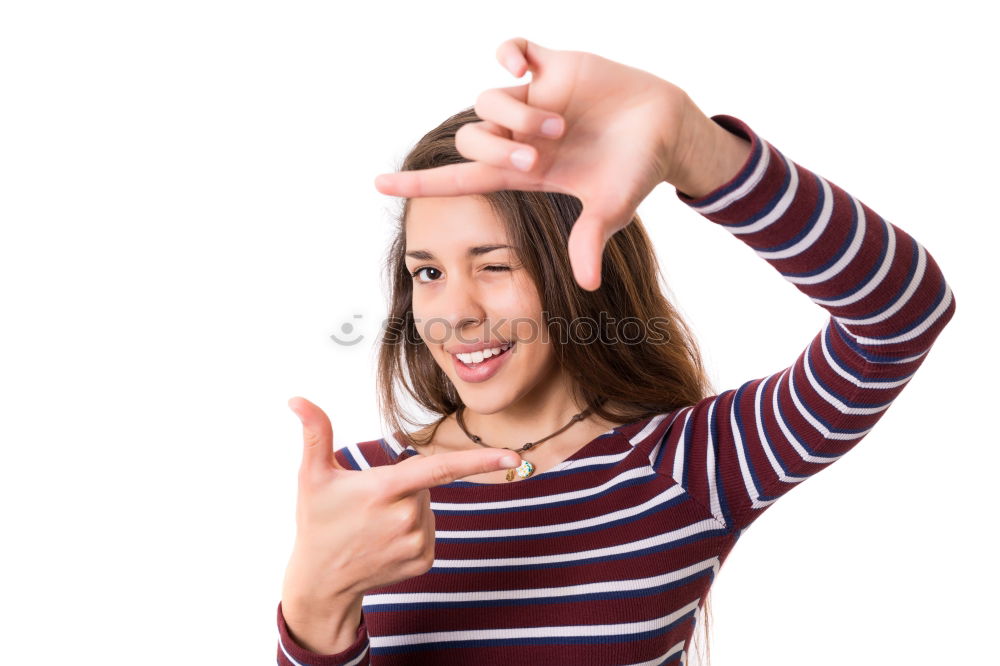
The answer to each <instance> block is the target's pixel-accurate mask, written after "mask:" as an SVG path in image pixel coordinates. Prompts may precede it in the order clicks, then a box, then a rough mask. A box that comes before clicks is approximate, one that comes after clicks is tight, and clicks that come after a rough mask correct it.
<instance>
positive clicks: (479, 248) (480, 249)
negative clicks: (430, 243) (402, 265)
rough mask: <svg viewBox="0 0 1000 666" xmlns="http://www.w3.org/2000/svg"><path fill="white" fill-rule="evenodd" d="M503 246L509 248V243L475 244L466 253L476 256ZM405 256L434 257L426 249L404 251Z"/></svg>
mask: <svg viewBox="0 0 1000 666" xmlns="http://www.w3.org/2000/svg"><path fill="white" fill-rule="evenodd" d="M505 248H511V246H510V245H475V246H473V247H470V248H469V251H468V255H469V256H470V257H478V256H480V255H483V254H487V253H489V252H493V251H494V250H503V249H505ZM406 256H407V257H413V258H414V259H421V260H424V261H428V260H431V259H433V258H434V255H433V254H432V253H430V252H428V251H427V250H412V251H410V252H407V253H406Z"/></svg>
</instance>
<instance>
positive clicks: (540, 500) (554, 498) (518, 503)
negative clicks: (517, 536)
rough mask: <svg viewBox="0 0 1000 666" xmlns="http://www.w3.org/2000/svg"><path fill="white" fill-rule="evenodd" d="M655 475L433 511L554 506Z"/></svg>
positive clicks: (437, 505) (632, 473) (627, 474)
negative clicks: (550, 493) (549, 493)
mask: <svg viewBox="0 0 1000 666" xmlns="http://www.w3.org/2000/svg"><path fill="white" fill-rule="evenodd" d="M653 474H655V472H653V471H652V470H651V469H647V468H643V467H636V468H635V469H630V470H626V471H624V472H622V473H621V474H619V475H618V476H616V477H614V478H613V479H609V480H608V481H605V482H604V483H602V484H601V485H599V486H593V487H591V488H584V489H582V490H574V491H571V492H566V493H557V494H555V495H543V496H541V497H527V498H523V499H515V500H503V501H498V502H468V503H456V502H431V509H432V510H434V511H470V512H475V511H495V510H498V509H499V510H503V509H516V508H519V507H535V506H537V505H540V504H553V503H555V502H567V501H572V500H577V499H581V498H584V497H590V496H592V495H600V494H602V493H604V492H606V491H607V490H610V489H611V488H614V487H615V486H617V485H619V484H621V483H625V482H626V481H630V480H632V479H641V478H642V477H644V476H652V475H653Z"/></svg>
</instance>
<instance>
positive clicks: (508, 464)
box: [500, 456, 521, 469]
mask: <svg viewBox="0 0 1000 666" xmlns="http://www.w3.org/2000/svg"><path fill="white" fill-rule="evenodd" d="M500 464H501V465H502V466H503V467H505V468H508V469H509V468H512V467H520V466H521V459H520V458H519V457H518V456H504V457H503V458H501V459H500Z"/></svg>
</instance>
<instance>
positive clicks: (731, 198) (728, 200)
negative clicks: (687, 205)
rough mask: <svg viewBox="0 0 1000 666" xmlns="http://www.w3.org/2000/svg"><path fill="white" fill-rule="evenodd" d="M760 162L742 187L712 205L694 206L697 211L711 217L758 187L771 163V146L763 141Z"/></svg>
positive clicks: (761, 141) (761, 142)
mask: <svg viewBox="0 0 1000 666" xmlns="http://www.w3.org/2000/svg"><path fill="white" fill-rule="evenodd" d="M760 148H761V154H760V160H759V161H758V162H757V166H756V167H755V168H754V170H753V173H751V174H750V177H749V178H747V181H746V182H745V183H743V184H742V185H740V186H739V187H738V188H736V189H735V190H733V191H732V192H730V193H729V194H726V195H725V196H723V197H721V198H719V199H718V200H717V201H713V202H712V203H710V204H704V205H702V206H692V208H694V209H695V210H696V211H698V212H699V213H701V214H702V215H711V214H712V213H716V212H718V211H720V210H722V209H723V208H726V207H727V206H729V205H730V204H732V203H734V202H736V201H739V200H740V199H742V198H743V197H745V196H746V195H747V193H748V192H750V191H751V190H753V188H755V187H756V186H757V183H759V182H760V181H761V179H762V178H763V177H764V172H766V171H767V165H768V164H769V163H770V161H771V146H770V144H768V143H767V142H766V141H764V140H763V139H760Z"/></svg>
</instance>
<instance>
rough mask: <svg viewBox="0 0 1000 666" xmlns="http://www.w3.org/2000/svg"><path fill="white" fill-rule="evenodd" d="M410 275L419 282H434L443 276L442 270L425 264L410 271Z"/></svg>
mask: <svg viewBox="0 0 1000 666" xmlns="http://www.w3.org/2000/svg"><path fill="white" fill-rule="evenodd" d="M410 277H412V278H413V279H414V280H416V281H417V282H433V281H434V280H437V279H438V278H439V277H441V271H439V270H438V269H436V268H434V267H432V266H424V267H423V268H418V269H417V270H415V271H413V272H412V273H410Z"/></svg>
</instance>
